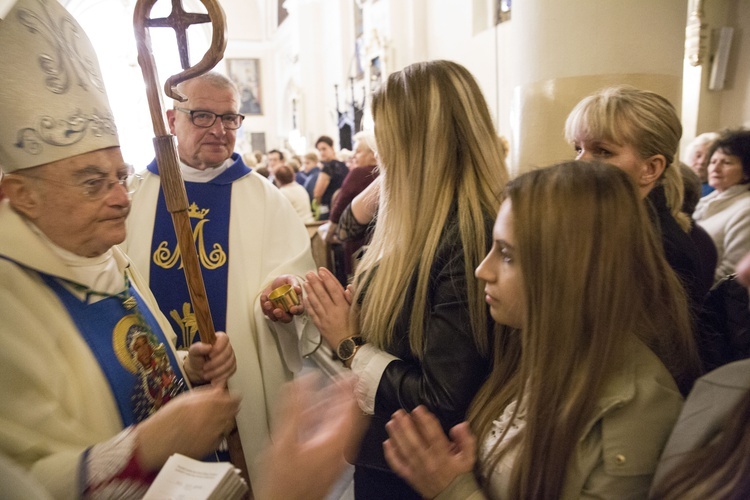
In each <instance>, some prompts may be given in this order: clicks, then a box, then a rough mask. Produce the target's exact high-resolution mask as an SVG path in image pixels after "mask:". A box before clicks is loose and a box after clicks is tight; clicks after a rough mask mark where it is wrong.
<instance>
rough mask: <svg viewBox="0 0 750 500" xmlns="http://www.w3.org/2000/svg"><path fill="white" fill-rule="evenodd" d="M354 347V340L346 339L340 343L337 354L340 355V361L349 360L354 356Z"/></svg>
mask: <svg viewBox="0 0 750 500" xmlns="http://www.w3.org/2000/svg"><path fill="white" fill-rule="evenodd" d="M354 347H355V345H354V340H352V339H351V338H348V339H344V340H342V341H341V342H340V343H339V347H338V349H337V350H336V351H337V352H336V354H338V356H339V359H341V360H347V359H349V358H351V357H352V356H353V355H354Z"/></svg>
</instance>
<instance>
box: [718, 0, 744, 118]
mask: <svg viewBox="0 0 750 500" xmlns="http://www.w3.org/2000/svg"><path fill="white" fill-rule="evenodd" d="M727 11H728V19H729V24H728V25H729V26H733V27H734V40H733V43H732V50H731V52H730V56H729V64H728V67H727V82H726V87H725V90H723V91H722V94H723V95H722V96H721V107H720V110H721V112H720V115H719V127H720V128H724V127H737V126H740V125H743V126H745V127H748V128H750V1H748V0H732V1H731V2H730V4H729V5H728V8H727Z"/></svg>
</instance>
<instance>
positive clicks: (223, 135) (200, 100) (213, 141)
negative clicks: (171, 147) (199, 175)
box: [167, 80, 240, 170]
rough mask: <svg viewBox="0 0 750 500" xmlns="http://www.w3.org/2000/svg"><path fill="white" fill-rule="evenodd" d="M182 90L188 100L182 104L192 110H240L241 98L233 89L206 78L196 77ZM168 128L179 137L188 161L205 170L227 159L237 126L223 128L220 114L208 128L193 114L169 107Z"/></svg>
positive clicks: (182, 154) (181, 152) (181, 151)
mask: <svg viewBox="0 0 750 500" xmlns="http://www.w3.org/2000/svg"><path fill="white" fill-rule="evenodd" d="M183 92H184V93H185V95H186V96H187V98H188V100H187V101H185V102H184V103H182V104H180V105H179V107H182V108H186V109H189V110H194V111H195V110H200V111H210V112H212V113H216V114H217V115H223V114H226V113H239V109H240V107H239V101H238V99H237V95H236V94H235V92H234V91H233V90H232V89H228V88H221V87H217V86H215V85H213V84H211V83H209V82H206V81H203V80H194V81H191V82H189V83H187V84H186V85H185V88H184V89H183ZM167 120H168V122H169V129H170V130H171V131H172V133H173V134H174V135H175V136H176V137H177V152H178V153H179V155H180V159H181V160H182V161H183V162H185V163H186V164H187V165H189V166H191V167H193V168H197V169H198V170H206V169H207V168H214V167H218V166H220V165H221V164H222V163H224V160H226V159H227V158H229V157H230V156H231V154H232V152H233V151H234V143H235V141H236V139H237V131H236V130H227V129H226V128H224V125H223V124H222V122H221V120H220V119H218V118H217V120H216V121H215V122H214V124H213V125H212V126H211V127H209V128H201V127H198V126H196V125H193V122H192V121H190V115H189V114H187V113H182V112H179V111H175V110H173V109H170V110H167Z"/></svg>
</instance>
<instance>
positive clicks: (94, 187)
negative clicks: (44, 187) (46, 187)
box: [15, 165, 142, 200]
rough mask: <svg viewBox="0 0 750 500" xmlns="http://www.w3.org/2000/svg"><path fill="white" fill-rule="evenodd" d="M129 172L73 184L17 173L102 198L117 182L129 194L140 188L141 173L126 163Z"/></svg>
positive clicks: (86, 195) (88, 196) (92, 198)
mask: <svg viewBox="0 0 750 500" xmlns="http://www.w3.org/2000/svg"><path fill="white" fill-rule="evenodd" d="M126 167H127V172H125V173H122V174H120V175H118V177H117V179H116V180H112V179H111V178H110V177H109V176H106V175H101V176H96V177H90V178H88V179H85V180H83V181H81V182H80V183H77V184H73V183H70V182H62V181H58V180H56V179H49V178H47V177H42V176H41V175H31V174H27V173H25V172H24V173H20V172H16V173H15V174H17V175H22V176H24V177H30V178H32V179H37V180H40V181H45V182H50V183H52V184H57V185H59V186H69V187H74V188H78V189H80V190H81V193H82V194H83V195H84V196H85V197H86V198H88V199H90V200H100V199H102V198H104V197H105V196H107V194H109V192H110V191H112V188H113V187H115V185H116V184H119V185H120V186H122V187H123V188H125V191H126V192H127V193H128V196H131V195H132V194H133V193H135V192H136V190H137V189H138V186H140V184H141V182H140V181H141V179H142V177H141V176H140V175H139V174H134V173H133V171H134V169H133V166H132V165H126Z"/></svg>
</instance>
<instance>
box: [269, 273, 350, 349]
mask: <svg viewBox="0 0 750 500" xmlns="http://www.w3.org/2000/svg"><path fill="white" fill-rule="evenodd" d="M305 279H306V281H300V280H299V279H298V278H297V277H296V276H293V275H291V274H285V275H282V276H279V277H278V278H276V279H275V280H273V282H271V284H270V285H268V286H267V287H266V288H265V290H263V292H262V293H261V295H260V307H261V309H262V310H263V313H264V314H265V315H266V317H267V318H268V319H269V320H271V321H274V322H276V321H278V322H281V323H289V322H291V321H292V319H294V316H299V315H301V314H304V313H307V314H308V315H309V316H310V319H312V321H313V323H315V326H316V327H317V328H318V330H319V331H320V334H321V335H322V336H323V338H324V339H325V341H326V342H327V343H328V345H329V346H331V347H332V348H334V349H335V348H336V346H337V345H338V343H339V342H340V341H341V340H343V339H345V338H347V337H351V336H352V335H354V329H353V328H352V325H351V321H350V318H349V310H350V309H351V303H352V289H351V285H349V286H348V287H347V288H346V289H345V288H344V287H342V286H341V283H339V281H338V280H337V279H336V277H335V276H334V275H333V274H332V273H331V272H330V271H329V270H328V269H325V268H323V267H321V268H320V269H318V273H317V274H316V273H314V272H312V271H311V272H309V273H307V274H306V275H305ZM282 285H292V286H293V287H294V291H295V292H297V295H299V296H301V297H302V301H301V303H300V304H299V305H296V306H292V307H291V308H290V310H289V312H286V311H284V310H283V309H279V308H275V307H274V305H273V303H271V301H270V300H269V298H268V296H269V294H270V293H271V292H272V291H273V290H274V289H276V288H278V287H280V286H282ZM303 292H304V293H303Z"/></svg>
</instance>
